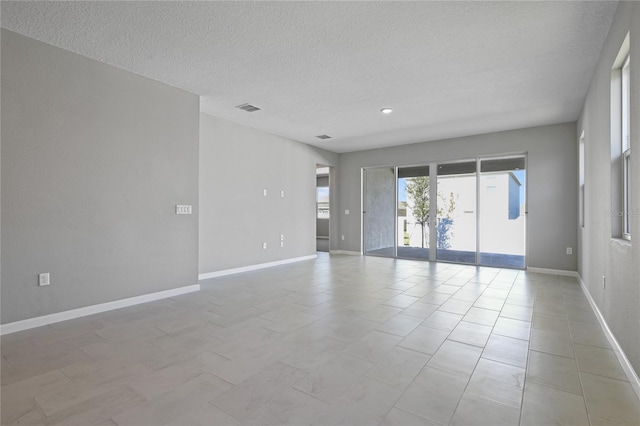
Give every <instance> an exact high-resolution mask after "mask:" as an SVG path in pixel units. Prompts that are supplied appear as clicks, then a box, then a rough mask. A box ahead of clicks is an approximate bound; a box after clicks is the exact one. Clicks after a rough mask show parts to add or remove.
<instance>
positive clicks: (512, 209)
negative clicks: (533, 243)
mask: <svg viewBox="0 0 640 426" xmlns="http://www.w3.org/2000/svg"><path fill="white" fill-rule="evenodd" d="M525 185H526V170H525V158H524V157H514V158H500V159H487V160H481V162H480V188H479V194H480V202H479V209H480V218H479V225H480V229H479V237H480V241H479V246H478V247H479V258H478V263H479V264H480V265H485V266H496V267H502V268H516V269H524V268H525V266H526V263H525V229H526V223H525V221H526V216H525V208H526V200H525V195H526V186H525Z"/></svg>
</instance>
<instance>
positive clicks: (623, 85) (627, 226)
mask: <svg viewBox="0 0 640 426" xmlns="http://www.w3.org/2000/svg"><path fill="white" fill-rule="evenodd" d="M630 58H631V57H630V54H627V55H626V57H625V59H624V60H623V62H622V67H620V72H621V79H620V95H621V96H620V98H621V105H620V107H621V108H620V113H621V114H620V115H621V123H620V125H621V126H620V127H621V129H620V130H621V132H620V148H621V156H620V158H621V161H622V238H624V239H625V240H628V241H631V217H630V216H631V202H630V201H631V200H630V195H631V182H630V180H631V99H630V98H631V65H630V63H631V61H630Z"/></svg>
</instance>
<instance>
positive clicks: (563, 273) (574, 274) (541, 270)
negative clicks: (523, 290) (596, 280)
mask: <svg viewBox="0 0 640 426" xmlns="http://www.w3.org/2000/svg"><path fill="white" fill-rule="evenodd" d="M527 272H535V273H537V274H547V275H560V276H563V277H574V278H578V273H577V272H576V271H565V270H562V269H547V268H531V267H528V268H527Z"/></svg>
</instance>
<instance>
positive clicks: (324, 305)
mask: <svg viewBox="0 0 640 426" xmlns="http://www.w3.org/2000/svg"><path fill="white" fill-rule="evenodd" d="M1 343H2V348H1V351H2V398H1V400H2V407H1V409H2V424H3V425H9V424H25V425H26V424H34V425H40V424H48V425H49V424H76V425H90V424H98V425H111V426H113V425H114V424H116V425H236V424H243V425H281V424H292V425H307V424H313V425H339V424H344V425H377V424H381V425H492V426H495V425H593V426H595V425H638V424H640V401H639V400H638V398H637V396H636V395H635V393H634V391H633V389H632V387H631V385H630V383H629V382H628V381H627V378H626V376H625V374H624V373H623V371H622V369H621V367H620V365H619V363H618V361H617V359H616V357H615V355H614V353H613V351H612V350H611V347H610V346H609V343H608V342H607V339H606V338H605V336H604V334H603V332H602V330H601V329H600V326H599V325H598V322H597V320H596V318H595V316H594V314H593V312H592V311H591V308H590V306H589V304H588V302H587V299H586V298H585V296H584V294H583V293H582V291H581V290H580V287H579V285H578V284H577V283H576V281H575V279H572V278H566V277H557V276H549V275H539V274H533V273H526V272H522V271H513V270H505V269H491V268H475V267H469V266H461V265H453V264H436V263H428V262H419V261H410V260H393V259H384V258H376V257H357V256H338V255H333V256H329V255H326V254H323V255H321V256H320V257H319V258H318V259H317V260H315V261H308V262H302V263H297V264H292V265H287V266H283V267H277V268H272V269H268V270H262V271H256V272H251V273H244V274H238V275H233V276H228V277H222V278H218V279H211V280H206V281H203V282H202V291H201V292H199V293H192V294H189V295H184V296H180V297H176V298H172V299H165V300H162V301H158V302H153V303H148V304H145V305H138V306H134V307H130V308H126V309H120V310H118V311H111V312H106V313H103V314H99V315H94V316H91V317H85V318H80V319H77V320H73V321H68V322H64V323H58V324H53V325H50V326H47V327H41V328H38V329H32V330H28V331H24V332H20V333H14V334H10V335H6V336H3V337H2V341H1Z"/></svg>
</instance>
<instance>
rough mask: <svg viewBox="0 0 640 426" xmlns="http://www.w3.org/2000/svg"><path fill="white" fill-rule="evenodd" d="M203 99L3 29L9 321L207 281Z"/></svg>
mask: <svg viewBox="0 0 640 426" xmlns="http://www.w3.org/2000/svg"><path fill="white" fill-rule="evenodd" d="M198 110H199V100H198V97H197V96H195V95H192V94H189V93H186V92H184V91H182V90H178V89H175V88H172V87H169V86H166V85H164V84H161V83H158V82H156V81H152V80H150V79H147V78H143V77H140V76H137V75H134V74H131V73H128V72H125V71H122V70H119V69H117V68H114V67H111V66H109V65H106V64H103V63H100V62H97V61H94V60H91V59H88V58H85V57H82V56H79V55H76V54H73V53H70V52H68V51H65V50H62V49H59V48H56V47H53V46H50V45H47V44H44V43H41V42H38V41H35V40H33V39H29V38H26V37H23V36H20V35H17V34H15V33H12V32H8V31H5V30H2V135H1V136H2V154H3V155H2V166H1V170H2V206H3V207H4V210H3V212H2V228H1V229H2V249H1V253H2V318H1V320H2V323H7V322H13V321H17V320H21V319H25V318H30V317H36V316H40V315H45V314H50V313H55V312H59V311H64V310H68V309H73V308H78V307H82V306H87V305H92V304H96V303H102V302H107V301H113V300H117V299H122V298H127V297H132V296H136V295H141V294H147V293H153V292H157V291H161V290H167V289H171V288H175V287H180V286H185V285H192V284H196V283H197V259H198V256H197V250H198V215H197V211H198V119H199V117H198ZM175 204H192V205H193V206H194V212H195V214H194V215H192V216H177V215H175V214H174V212H175ZM41 272H49V273H50V274H51V285H50V286H49V287H38V286H37V276H38V273H41Z"/></svg>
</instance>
